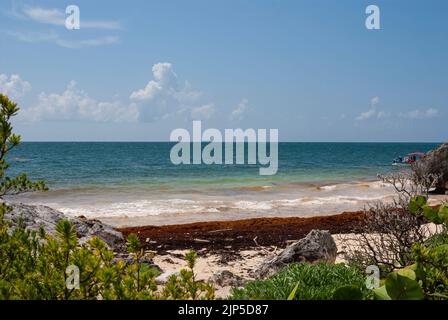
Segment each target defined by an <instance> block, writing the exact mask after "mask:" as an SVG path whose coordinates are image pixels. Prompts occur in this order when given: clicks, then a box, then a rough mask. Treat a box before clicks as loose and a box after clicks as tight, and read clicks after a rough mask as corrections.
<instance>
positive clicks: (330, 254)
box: [254, 230, 337, 278]
mask: <svg viewBox="0 0 448 320" xmlns="http://www.w3.org/2000/svg"><path fill="white" fill-rule="evenodd" d="M336 254H337V247H336V243H335V242H334V239H333V237H332V236H331V234H330V232H329V231H327V230H311V231H310V233H308V234H307V236H306V237H305V238H303V239H300V240H299V241H297V242H296V243H293V244H291V245H290V246H288V247H286V249H285V250H283V251H282V252H281V253H280V254H279V255H277V256H276V257H274V258H273V259H271V260H268V261H266V262H264V263H262V265H261V266H260V267H259V268H258V269H257V270H255V272H254V273H255V276H256V277H257V278H264V277H267V276H270V275H272V274H274V273H276V272H277V271H279V270H280V269H282V268H283V267H284V266H286V265H288V264H290V263H294V262H310V263H317V262H327V263H334V262H335V260H336Z"/></svg>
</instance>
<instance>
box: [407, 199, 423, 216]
mask: <svg viewBox="0 0 448 320" xmlns="http://www.w3.org/2000/svg"><path fill="white" fill-rule="evenodd" d="M426 202H427V199H426V197H425V196H414V197H413V198H412V199H411V201H410V202H409V205H408V209H409V211H411V212H412V213H419V212H420V210H421V209H422V207H423V206H424V205H426Z"/></svg>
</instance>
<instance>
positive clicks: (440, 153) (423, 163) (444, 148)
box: [413, 143, 448, 194]
mask: <svg viewBox="0 0 448 320" xmlns="http://www.w3.org/2000/svg"><path fill="white" fill-rule="evenodd" d="M413 169H414V171H415V172H416V173H417V175H419V176H425V175H427V174H437V175H440V178H439V180H438V181H437V185H436V190H435V192H436V193H440V194H444V193H446V192H447V190H448V143H444V144H442V145H440V146H439V147H438V148H437V149H434V150H431V151H429V152H428V153H427V154H426V156H424V157H423V158H422V159H421V160H419V161H417V162H415V163H414V164H413Z"/></svg>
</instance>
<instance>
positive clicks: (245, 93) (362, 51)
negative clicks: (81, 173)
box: [0, 0, 448, 142]
mask: <svg viewBox="0 0 448 320" xmlns="http://www.w3.org/2000/svg"><path fill="white" fill-rule="evenodd" d="M372 4H373V5H376V6H377V7H378V8H379V9H380V29H379V30H369V29H367V28H366V26H365V20H366V18H367V17H368V14H366V7H367V6H368V5H372ZM68 5H77V6H78V7H79V10H80V29H75V30H68V29H67V28H66V26H65V19H66V13H65V11H66V7H67V6H68ZM447 13H448V2H447V1H444V0H429V1H423V0H421V1H415V0H414V1H412V0H411V1H401V0H387V1H377V0H371V1H363V0H340V1H335V0H326V1H324V0H306V1H304V0H303V1H300V0H282V1H278V0H256V1H255V0H213V1H210V0H178V1H174V0H160V1H159V0H157V1H156V0H149V1H148V0H134V1H100V0H98V1H88V0H70V1H61V0H55V1H32V0H15V1H11V0H0V92H3V93H5V94H7V95H8V96H9V97H10V98H12V99H14V101H16V102H18V104H19V106H20V108H21V110H20V112H19V115H18V116H17V117H16V119H14V129H15V131H16V132H17V133H19V134H21V135H22V139H23V140H24V141H167V140H169V136H170V133H171V131H172V130H174V129H176V128H186V129H188V130H191V128H192V121H193V120H202V121H203V127H204V129H205V128H217V129H219V130H224V129H225V128H243V129H246V128H254V129H258V128H266V129H272V128H273V129H278V130H279V140H280V141H311V142H314V141H335V142H352V141H353V142H358V141H359V142H420V141H421V142H442V141H446V140H448V126H447V125H446V123H447V121H448V102H447V101H448V77H447V74H448V59H447V57H448V23H447V22H446V16H447Z"/></svg>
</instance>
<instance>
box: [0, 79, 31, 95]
mask: <svg viewBox="0 0 448 320" xmlns="http://www.w3.org/2000/svg"><path fill="white" fill-rule="evenodd" d="M30 89H31V85H30V83H29V82H28V81H25V80H22V79H21V78H20V76H19V75H18V74H12V75H11V76H10V77H8V75H6V74H0V93H3V94H6V95H7V96H10V97H11V98H12V99H17V98H20V97H22V96H23V95H24V94H25V93H26V92H27V91H29V90H30Z"/></svg>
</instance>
